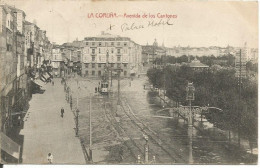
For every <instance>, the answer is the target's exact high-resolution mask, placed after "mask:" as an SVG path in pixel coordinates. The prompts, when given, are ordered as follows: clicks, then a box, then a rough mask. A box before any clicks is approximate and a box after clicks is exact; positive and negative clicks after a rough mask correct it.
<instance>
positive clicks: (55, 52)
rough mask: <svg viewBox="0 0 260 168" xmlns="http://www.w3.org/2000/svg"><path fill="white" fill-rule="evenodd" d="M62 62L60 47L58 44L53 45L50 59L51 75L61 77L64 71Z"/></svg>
mask: <svg viewBox="0 0 260 168" xmlns="http://www.w3.org/2000/svg"><path fill="white" fill-rule="evenodd" d="M63 62H64V60H63V58H62V47H61V46H59V45H54V46H53V48H52V59H51V65H52V68H53V76H54V77H61V76H62V73H64V71H63V68H62V65H63V64H62V63H63Z"/></svg>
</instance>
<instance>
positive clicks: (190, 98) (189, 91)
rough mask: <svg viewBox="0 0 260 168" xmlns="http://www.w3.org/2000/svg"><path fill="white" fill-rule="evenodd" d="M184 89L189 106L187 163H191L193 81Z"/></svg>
mask: <svg viewBox="0 0 260 168" xmlns="http://www.w3.org/2000/svg"><path fill="white" fill-rule="evenodd" d="M186 91H187V95H186V100H187V101H189V106H190V110H189V115H188V136H189V163H190V164H192V163H193V157H192V129H193V125H192V118H193V114H192V109H191V101H193V100H194V99H195V97H194V92H195V88H194V86H193V83H188V86H187V87H186Z"/></svg>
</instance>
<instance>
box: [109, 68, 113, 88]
mask: <svg viewBox="0 0 260 168" xmlns="http://www.w3.org/2000/svg"><path fill="white" fill-rule="evenodd" d="M110 72H111V76H110V80H111V83H110V87H112V75H113V72H112V69H110Z"/></svg>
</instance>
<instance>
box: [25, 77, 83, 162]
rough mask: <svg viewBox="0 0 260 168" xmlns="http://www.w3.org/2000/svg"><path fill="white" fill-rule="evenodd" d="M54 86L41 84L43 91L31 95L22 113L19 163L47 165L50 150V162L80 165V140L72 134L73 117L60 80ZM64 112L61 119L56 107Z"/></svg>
mask: <svg viewBox="0 0 260 168" xmlns="http://www.w3.org/2000/svg"><path fill="white" fill-rule="evenodd" d="M54 81H55V85H54V86H52V85H51V84H50V83H48V84H46V85H44V88H45V89H46V90H45V92H44V93H43V94H35V95H33V98H32V100H31V101H30V108H29V110H28V112H27V115H26V116H25V119H24V120H25V123H24V129H23V130H21V132H20V134H22V135H24V147H23V154H22V155H23V157H22V158H23V163H24V164H40V163H41V164H47V163H48V162H47V154H48V153H52V155H53V163H59V164H84V163H86V162H85V160H84V156H83V152H82V149H81V145H80V141H79V139H78V138H77V137H75V131H74V128H75V124H74V116H73V113H72V112H71V110H70V109H69V105H68V104H67V103H66V100H65V93H64V91H63V85H61V83H60V79H54ZM61 107H63V108H64V110H65V114H64V117H63V118H61V116H60V110H61Z"/></svg>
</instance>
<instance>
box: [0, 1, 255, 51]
mask: <svg viewBox="0 0 260 168" xmlns="http://www.w3.org/2000/svg"><path fill="white" fill-rule="evenodd" d="M2 1H4V2H5V3H6V4H9V5H15V7H17V8H19V9H21V10H23V11H24V12H25V13H26V20H28V21H30V22H33V21H34V20H36V22H37V25H38V26H39V27H40V28H41V29H43V30H46V31H47V36H48V37H49V39H50V41H51V42H56V43H57V44H63V43H65V42H72V41H73V40H76V39H77V38H78V40H83V39H84V37H89V36H97V35H100V34H101V31H105V32H106V33H110V34H113V35H120V36H124V37H130V38H131V39H132V40H133V41H135V42H136V43H138V44H141V45H145V44H147V43H148V44H152V43H153V41H154V39H155V38H156V39H157V41H158V44H159V45H162V43H164V45H165V46H166V47H173V46H178V45H180V46H190V47H208V46H221V47H225V46H227V45H231V46H236V47H241V46H243V45H244V43H245V42H247V45H248V46H249V47H253V48H258V4H257V2H254V1H253V2H238V1H237V2H230V1H226V2H224V1H217V2H208V1H200V2H198V1H188V2H187V1H186V2H185V1H174V2H173V1H161V2H156V1H155V2H154V1H146V2H139V1H120V2H119V1H113V2H104V1H102V2H100V1H95V2H90V1H84V0H74V1H72V0H53V1H51V0H12V1H11V0H2ZM111 12H112V13H116V14H117V15H124V14H125V13H126V14H128V15H129V14H139V15H140V16H141V18H124V17H117V18H116V17H115V18H96V17H94V18H89V17H88V16H90V14H91V13H93V14H94V16H95V15H96V14H99V13H111ZM149 13H150V14H151V15H155V18H142V16H143V15H144V14H149ZM158 13H160V14H168V15H177V18H172V19H170V20H168V23H169V24H172V25H167V24H166V25H160V26H148V24H149V22H152V21H153V22H154V23H156V22H159V21H160V20H161V18H158V17H157V14H158ZM163 21H164V22H166V21H167V19H165V18H163V19H162V20H161V22H163ZM132 24H134V25H135V26H137V27H143V28H140V29H134V30H126V29H125V28H124V27H125V26H126V25H127V27H128V28H130V27H131V25H132ZM110 26H111V30H110ZM122 28H123V31H122Z"/></svg>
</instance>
